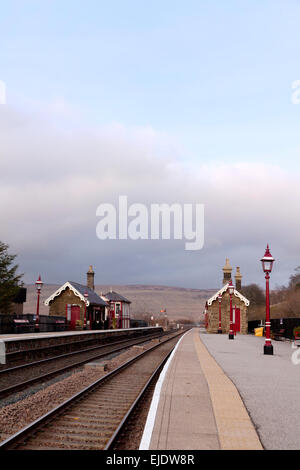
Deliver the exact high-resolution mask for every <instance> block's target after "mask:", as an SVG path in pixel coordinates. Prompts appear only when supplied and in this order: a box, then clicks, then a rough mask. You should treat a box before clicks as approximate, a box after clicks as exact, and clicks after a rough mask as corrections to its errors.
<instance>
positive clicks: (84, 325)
mask: <svg viewBox="0 0 300 470" xmlns="http://www.w3.org/2000/svg"><path fill="white" fill-rule="evenodd" d="M83 295H84V320H83V329H84V330H86V304H87V299H88V296H89V294H88V293H87V291H85V293H84V294H83Z"/></svg>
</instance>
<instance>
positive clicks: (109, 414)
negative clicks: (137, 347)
mask: <svg viewBox="0 0 300 470" xmlns="http://www.w3.org/2000/svg"><path fill="white" fill-rule="evenodd" d="M181 334H182V333H180V334H177V335H176V336H173V337H171V338H168V339H165V340H164V341H162V342H160V343H158V344H156V345H155V346H153V347H152V348H151V349H149V350H147V351H144V352H142V353H140V354H139V355H138V356H137V357H135V358H134V359H130V360H129V361H127V362H126V363H125V364H123V365H122V366H120V367H118V368H117V369H115V370H114V371H112V372H110V373H108V374H107V375H105V376H104V377H102V378H101V379H98V380H97V381H96V382H94V383H93V384H91V385H89V386H88V387H86V388H85V389H83V390H82V391H80V392H79V393H77V394H76V395H74V396H73V397H71V398H69V399H68V400H66V401H65V402H64V403H62V404H61V405H59V406H57V407H56V408H54V409H53V410H51V411H50V412H48V413H47V414H45V415H44V416H42V417H41V418H39V419H37V420H36V421H34V422H33V423H32V424H30V425H29V426H27V427H25V428H24V429H22V430H21V431H19V432H17V433H16V434H14V435H13V436H11V437H9V438H8V439H6V440H5V441H3V442H1V443H0V450H9V449H17V450H41V449H45V450H54V449H56V450H59V449H60V450H63V449H65V450H67V449H68V450H101V449H103V450H108V449H112V448H113V447H114V446H115V445H116V442H117V440H118V436H119V435H120V433H122V432H124V426H125V425H126V423H127V421H128V419H129V418H130V416H131V415H132V413H133V411H134V410H135V408H136V406H137V404H138V403H140V400H141V399H142V397H143V395H144V393H145V392H146V391H147V389H148V387H149V386H150V385H151V384H152V382H153V380H154V379H155V377H156V376H157V375H158V374H159V372H160V370H161V368H162V367H163V365H164V363H165V362H166V360H167V359H168V357H169V355H170V354H171V352H172V350H173V348H174V346H175V344H176V343H177V341H178V338H179V336H180V335H181Z"/></svg>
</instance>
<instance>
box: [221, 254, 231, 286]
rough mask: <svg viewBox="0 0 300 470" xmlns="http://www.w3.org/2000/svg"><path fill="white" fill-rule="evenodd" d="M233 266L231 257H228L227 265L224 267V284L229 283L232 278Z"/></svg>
mask: <svg viewBox="0 0 300 470" xmlns="http://www.w3.org/2000/svg"><path fill="white" fill-rule="evenodd" d="M231 272H232V267H231V266H230V263H229V259H228V258H226V262H225V266H224V268H223V285H225V284H228V282H230V281H231V280H232V279H231Z"/></svg>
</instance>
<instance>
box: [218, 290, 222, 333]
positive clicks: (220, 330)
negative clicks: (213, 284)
mask: <svg viewBox="0 0 300 470" xmlns="http://www.w3.org/2000/svg"><path fill="white" fill-rule="evenodd" d="M218 301H219V328H218V333H219V334H222V324H221V302H222V295H221V294H219V295H218Z"/></svg>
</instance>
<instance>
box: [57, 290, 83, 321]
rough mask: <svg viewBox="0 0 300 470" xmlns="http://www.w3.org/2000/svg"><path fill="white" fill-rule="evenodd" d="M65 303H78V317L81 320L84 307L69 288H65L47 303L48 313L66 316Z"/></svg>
mask: <svg viewBox="0 0 300 470" xmlns="http://www.w3.org/2000/svg"><path fill="white" fill-rule="evenodd" d="M66 304H73V305H79V306H80V319H81V320H82V321H83V319H84V309H85V305H84V302H83V301H82V300H80V298H79V297H78V296H77V295H75V294H74V292H72V291H71V290H70V289H69V288H67V289H66V290H65V291H63V292H62V293H61V294H60V295H59V296H57V297H55V299H54V300H52V301H51V302H50V303H49V315H59V316H60V317H66Z"/></svg>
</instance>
